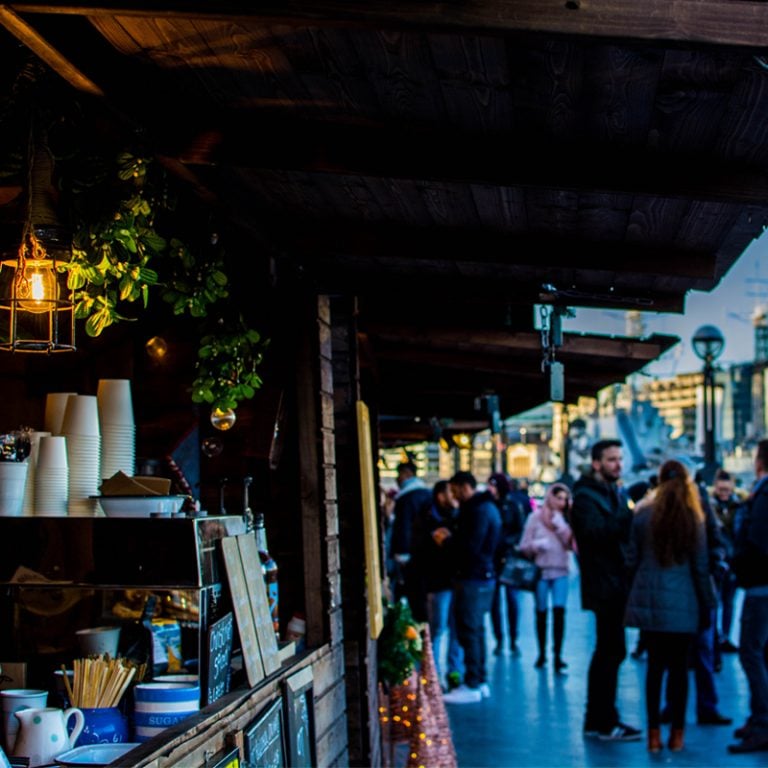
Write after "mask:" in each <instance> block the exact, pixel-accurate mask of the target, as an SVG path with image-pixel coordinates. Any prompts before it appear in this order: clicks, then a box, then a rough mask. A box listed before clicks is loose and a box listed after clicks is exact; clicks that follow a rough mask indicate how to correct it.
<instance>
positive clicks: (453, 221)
mask: <svg viewBox="0 0 768 768" xmlns="http://www.w3.org/2000/svg"><path fill="white" fill-rule="evenodd" d="M252 5H253V4H245V3H237V2H216V3H214V2H193V1H189V2H159V1H155V2H152V1H149V2H141V3H130V4H128V3H119V2H82V3H79V4H76V5H74V4H69V3H60V2H24V3H10V4H4V5H0V24H1V25H2V26H3V27H5V31H4V37H3V39H2V40H0V62H2V61H4V60H5V57H6V56H7V55H8V53H9V48H8V44H9V41H11V40H12V39H13V38H15V39H16V40H17V41H20V42H21V43H23V44H24V45H25V46H26V47H28V48H29V49H30V50H32V51H33V52H34V53H35V54H36V55H38V56H39V57H40V58H41V59H43V60H44V61H45V62H46V63H47V64H48V65H49V66H50V67H52V68H53V69H54V70H55V71H56V72H58V73H59V74H60V75H61V76H62V77H63V78H64V79H65V80H66V81H67V82H68V83H70V84H71V86H72V87H73V88H75V89H77V90H78V91H79V92H81V93H85V94H88V95H89V96H90V97H92V98H93V99H94V100H97V101H101V102H103V103H104V105H105V107H107V108H109V109H110V110H112V111H113V113H114V114H115V115H117V116H118V118H119V119H120V120H123V121H124V122H125V124H126V125H137V126H141V128H142V130H143V131H144V132H145V133H146V135H147V136H148V137H149V138H150V139H151V141H152V142H153V145H154V147H155V148H156V152H157V155H158V156H159V157H161V158H162V159H163V162H165V164H166V166H167V167H168V168H170V169H171V170H173V171H174V172H176V173H177V175H178V176H179V178H182V179H184V181H185V182H186V183H187V184H189V186H190V188H192V189H194V190H195V191H196V192H197V193H198V194H199V195H200V196H201V197H203V198H204V199H205V200H207V201H208V202H209V203H210V205H211V206H212V207H213V208H214V209H215V210H216V211H217V213H218V214H219V215H221V216H222V218H223V219H224V220H225V221H226V222H227V224H228V226H229V227H231V228H232V230H233V231H236V232H237V233H238V236H239V237H241V238H245V239H246V240H248V241H249V242H251V243H252V244H253V249H252V251H250V252H249V255H248V257H247V258H245V257H244V258H243V262H242V264H243V267H242V268H243V272H244V274H246V273H247V270H248V269H249V268H252V266H253V264H254V262H255V261H260V262H269V270H270V273H271V274H273V275H274V279H275V281H276V283H277V284H281V283H282V284H284V285H293V286H296V287H297V288H299V287H300V288H301V289H303V290H310V291H317V292H326V293H330V294H331V295H350V296H356V297H357V299H358V305H357V306H358V321H359V324H360V333H361V343H362V347H361V348H362V350H363V353H364V354H363V361H364V366H365V369H364V374H365V379H364V381H365V382H366V387H370V388H371V389H370V391H371V392H375V393H376V395H375V396H376V398H377V400H378V408H377V411H378V414H379V416H380V417H381V418H382V424H384V423H387V424H390V425H393V426H392V430H391V434H390V435H389V437H391V438H392V439H393V440H397V439H398V438H402V439H406V437H407V430H408V429H410V427H408V428H406V427H405V426H403V427H402V428H401V429H402V432H401V433H400V434H399V435H398V434H397V429H398V427H396V426H394V425H397V424H399V423H402V424H403V425H405V424H412V423H414V422H413V419H414V418H418V419H420V423H425V422H428V421H429V419H430V418H434V417H437V418H446V419H453V420H454V421H455V422H456V423H458V422H459V421H461V420H470V421H471V417H472V416H473V414H474V415H475V416H476V413H474V410H473V407H472V404H473V401H474V398H475V397H476V396H477V395H478V394H481V393H483V392H486V391H492V390H493V391H496V392H497V393H499V395H500V398H501V405H502V415H503V416H509V415H513V414H514V413H517V412H520V411H522V410H525V409H527V408H529V407H531V406H534V405H536V404H538V403H541V402H543V401H546V400H547V399H548V387H547V385H546V378H545V376H544V375H543V374H542V373H541V370H540V365H541V348H540V341H539V334H538V333H537V332H536V331H535V330H534V329H533V309H532V308H533V305H534V304H536V303H537V302H540V301H545V302H549V303H554V304H559V305H565V306H571V307H587V306H592V307H606V308H616V309H636V310H641V311H648V312H661V311H670V312H682V311H683V310H684V306H685V297H686V294H687V292H688V291H689V290H693V289H695V290H701V291H710V290H712V289H713V288H714V287H715V286H716V285H717V284H718V283H719V281H720V280H721V278H722V277H723V275H724V274H725V273H726V272H727V271H728V269H729V268H730V267H731V266H732V264H733V263H734V262H735V260H736V259H737V258H738V257H739V255H740V254H741V253H742V252H743V251H744V249H745V248H746V247H747V246H748V245H749V243H750V242H751V241H752V240H753V238H755V237H757V236H758V235H759V234H761V232H762V230H763V228H764V226H765V224H766V222H768V202H767V201H768V195H767V194H766V193H768V174H767V171H768V60H766V58H765V57H764V51H765V50H766V46H767V45H768V4H767V3H764V2H757V1H752V2H750V1H746V0H745V1H744V2H741V1H740V2H727V1H726V0H688V1H687V2H680V3H669V2H666V1H665V0H657V1H652V2H650V3H643V4H641V5H638V4H636V3H631V2H624V1H623V0H594V1H592V0H590V2H586V1H584V0H568V2H562V0H559V1H558V2H556V3H555V2H550V1H549V0H545V1H544V2H542V1H541V0H536V2H531V1H530V0H528V1H523V0H480V1H479V2H473V3H414V2H410V0H409V1H408V2H396V1H395V2H391V1H390V0H388V1H387V2H366V3H359V2H346V1H345V0H336V1H335V2H330V1H329V0H318V1H314V2H313V1H312V0H303V1H301V0H295V1H288V2H280V3H259V4H258V7H256V8H254V7H251V6H252ZM2 49H4V50H5V53H3V52H2ZM674 341H675V339H674V338H672V337H651V338H650V339H646V340H637V339H605V338H600V337H590V336H572V335H567V337H566V342H565V344H564V345H563V348H562V350H561V351H560V352H559V354H558V359H561V360H562V361H563V362H564V363H565V371H566V396H567V398H568V399H569V400H572V399H574V398H575V397H576V396H578V395H580V394H594V393H595V392H596V391H597V390H598V389H599V388H600V387H602V386H603V385H605V384H609V383H611V382H613V381H619V380H622V379H623V378H624V377H625V376H626V375H627V374H629V373H632V372H633V371H636V370H639V369H640V368H642V367H643V366H644V365H645V364H647V363H648V362H649V361H651V360H653V359H655V358H656V357H657V356H658V355H659V354H661V353H663V352H664V351H665V350H666V349H668V348H669V346H670V345H671V344H673V343H674ZM416 423H419V422H416Z"/></svg>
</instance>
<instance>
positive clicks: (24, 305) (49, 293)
mask: <svg viewBox="0 0 768 768" xmlns="http://www.w3.org/2000/svg"><path fill="white" fill-rule="evenodd" d="M52 266H53V265H52V262H50V261H49V260H48V259H28V260H27V261H26V263H25V269H24V273H23V274H22V275H17V277H16V298H17V300H18V307H19V309H20V310H23V311H24V312H32V313H33V314H40V313H42V312H48V311H49V310H51V309H52V308H53V304H52V302H53V301H54V300H55V299H57V298H58V284H57V282H56V275H55V274H54V272H53V269H51V267H52Z"/></svg>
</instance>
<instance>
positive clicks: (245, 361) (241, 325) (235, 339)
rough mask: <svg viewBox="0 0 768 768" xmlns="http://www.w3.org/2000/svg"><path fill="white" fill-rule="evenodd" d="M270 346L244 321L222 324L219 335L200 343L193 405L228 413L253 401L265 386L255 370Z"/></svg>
mask: <svg viewBox="0 0 768 768" xmlns="http://www.w3.org/2000/svg"><path fill="white" fill-rule="evenodd" d="M267 345H268V342H262V340H261V335H260V334H259V333H258V332H257V331H255V330H254V329H252V328H248V327H247V326H246V325H245V322H244V320H243V318H242V317H239V318H238V320H237V321H236V322H235V323H233V324H229V325H228V324H225V323H224V322H223V321H220V322H219V323H218V324H217V328H216V333H211V334H208V335H206V336H204V337H203V338H202V339H200V346H199V347H198V351H197V363H196V365H195V371H196V376H195V380H194V382H193V383H192V401H193V402H195V403H208V404H210V405H211V406H212V408H219V409H220V410H222V411H226V410H227V409H230V408H231V409H232V410H234V409H235V408H237V405H238V403H239V402H240V401H242V400H249V399H250V398H252V397H253V396H254V395H255V394H256V390H257V389H259V387H261V385H262V380H261V377H260V376H259V375H258V374H257V373H256V367H257V366H258V365H259V364H260V363H261V361H262V352H263V349H264V348H265V347H266V346H267Z"/></svg>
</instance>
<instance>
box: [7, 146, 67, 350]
mask: <svg viewBox="0 0 768 768" xmlns="http://www.w3.org/2000/svg"><path fill="white" fill-rule="evenodd" d="M27 166H28V178H27V215H26V220H25V223H24V230H23V233H22V237H21V243H20V245H19V246H18V250H17V252H16V254H15V255H14V256H13V257H10V255H9V254H4V257H3V258H2V260H1V261H0V350H5V351H9V352H49V353H50V352H71V351H74V349H75V313H74V305H73V300H72V292H71V291H70V290H69V288H68V287H67V276H66V273H64V272H62V271H60V266H61V264H62V263H63V262H66V261H69V258H70V255H71V239H70V238H69V236H68V234H67V233H66V232H65V231H64V230H63V229H62V227H61V226H59V224H58V221H57V219H56V214H55V212H54V210H53V206H52V201H51V200H50V190H51V189H52V183H53V182H52V177H53V158H52V157H51V154H50V152H49V150H48V148H47V146H46V144H45V141H44V140H43V139H42V138H40V137H37V138H36V139H35V138H33V137H32V136H31V137H30V142H29V151H28V157H27Z"/></svg>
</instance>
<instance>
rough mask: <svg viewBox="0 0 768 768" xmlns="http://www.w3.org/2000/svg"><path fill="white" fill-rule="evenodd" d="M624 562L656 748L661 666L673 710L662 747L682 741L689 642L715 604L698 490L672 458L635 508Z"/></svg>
mask: <svg viewBox="0 0 768 768" xmlns="http://www.w3.org/2000/svg"><path fill="white" fill-rule="evenodd" d="M627 565H628V567H629V568H630V572H631V573H632V574H633V578H632V588H631V590H630V594H629V600H628V601H627V610H626V618H625V623H626V624H627V626H630V627H639V628H640V629H641V630H644V636H645V637H646V638H647V648H648V666H647V671H646V677H645V700H646V711H647V717H648V749H649V751H651V752H658V751H659V750H660V749H661V733H660V702H661V688H662V679H663V677H664V671H665V670H666V671H667V689H668V691H669V694H670V695H669V697H668V699H669V702H670V709H671V715H672V731H671V734H670V738H669V748H670V749H671V750H673V751H679V750H681V749H682V748H683V730H684V727H685V709H686V703H687V699H688V667H687V661H688V650H689V646H690V645H691V643H692V642H693V639H694V635H695V634H696V632H697V631H698V630H699V629H700V628H702V623H703V622H706V621H708V620H710V619H709V617H710V615H711V610H712V609H713V608H714V607H715V605H716V598H715V592H714V587H713V585H712V581H711V578H710V575H709V565H708V556H707V542H706V529H705V524H704V513H703V511H702V508H701V502H700V499H699V493H698V491H697V489H696V486H695V485H694V483H693V480H692V479H691V477H690V476H689V475H688V473H687V471H686V469H685V467H684V466H683V465H682V464H681V463H680V462H679V461H667V462H665V463H664V464H663V465H662V467H661V470H660V471H659V485H658V487H657V488H656V490H655V492H654V493H653V495H651V496H650V497H648V499H647V500H646V499H644V500H643V502H642V503H641V504H639V505H638V506H637V508H636V510H635V516H634V518H633V521H632V533H631V538H630V546H629V551H628V553H627Z"/></svg>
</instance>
